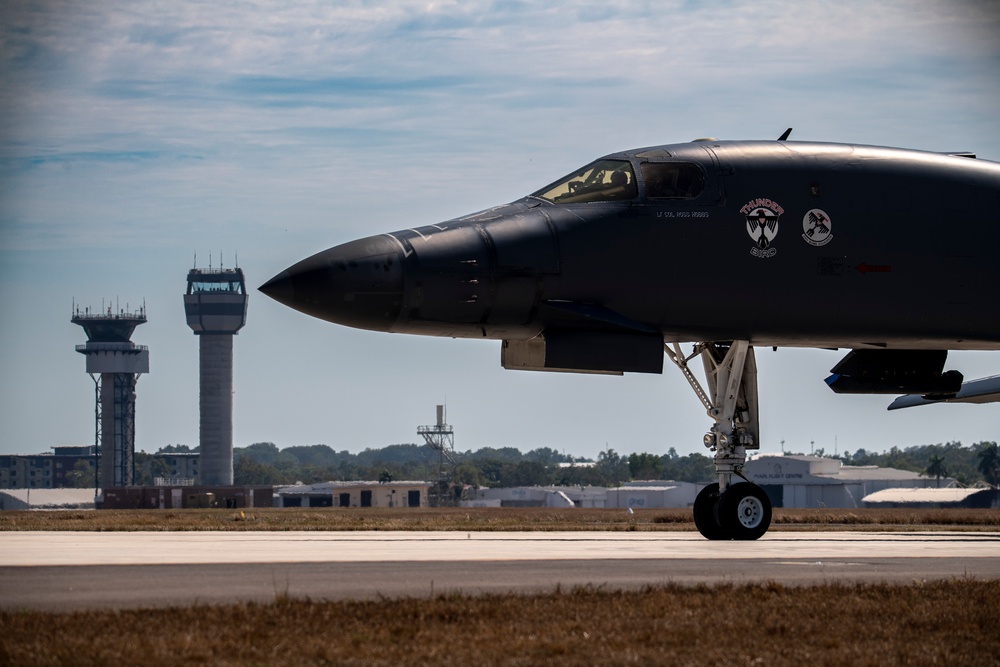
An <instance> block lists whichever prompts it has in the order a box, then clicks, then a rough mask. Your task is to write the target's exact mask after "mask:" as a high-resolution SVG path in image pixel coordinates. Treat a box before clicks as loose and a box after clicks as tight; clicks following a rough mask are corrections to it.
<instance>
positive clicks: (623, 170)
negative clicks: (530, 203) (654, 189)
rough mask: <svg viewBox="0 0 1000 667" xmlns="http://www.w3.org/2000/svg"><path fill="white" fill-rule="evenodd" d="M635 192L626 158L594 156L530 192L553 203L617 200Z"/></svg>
mask: <svg viewBox="0 0 1000 667" xmlns="http://www.w3.org/2000/svg"><path fill="white" fill-rule="evenodd" d="M638 194H639V190H638V188H636V185H635V173H634V172H633V171H632V165H631V164H630V163H629V162H628V160H598V161H597V162H592V163H591V164H588V165H587V166H586V167H583V168H582V169H579V170H577V171H574V172H573V173H572V174H570V175H569V176H566V177H565V178H561V179H559V180H558V181H556V182H555V183H553V184H552V185H549V186H548V187H545V188H542V189H541V190H539V191H538V192H536V193H534V194H533V195H532V196H533V197H540V198H542V199H545V200H547V201H550V202H553V203H555V204H577V203H580V202H595V201H620V200H623V199H634V198H635V197H636V195H638Z"/></svg>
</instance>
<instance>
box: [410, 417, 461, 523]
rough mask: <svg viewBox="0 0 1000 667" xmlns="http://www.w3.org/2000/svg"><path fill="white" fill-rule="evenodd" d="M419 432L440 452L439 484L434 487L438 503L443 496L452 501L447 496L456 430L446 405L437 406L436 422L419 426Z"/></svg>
mask: <svg viewBox="0 0 1000 667" xmlns="http://www.w3.org/2000/svg"><path fill="white" fill-rule="evenodd" d="M417 433H418V434H420V435H421V436H423V438H424V442H426V443H427V444H428V445H430V446H431V447H432V448H433V449H434V450H435V451H436V452H437V453H438V472H437V484H435V486H434V488H435V490H436V494H435V495H436V500H437V502H436V504H437V506H438V507H440V506H442V505H443V504H444V502H443V501H442V498H445V499H446V500H445V502H449V503H450V500H451V499H450V497H448V496H447V493H446V492H447V490H448V488H449V486H450V484H449V482H450V480H451V478H452V474H451V473H452V472H453V471H454V468H455V431H454V429H452V427H451V425H450V424H448V423H447V420H446V419H445V406H443V405H439V406H437V423H436V424H433V425H432V426H418V427H417ZM445 464H447V465H448V468H449V472H448V473H447V474H446V473H445Z"/></svg>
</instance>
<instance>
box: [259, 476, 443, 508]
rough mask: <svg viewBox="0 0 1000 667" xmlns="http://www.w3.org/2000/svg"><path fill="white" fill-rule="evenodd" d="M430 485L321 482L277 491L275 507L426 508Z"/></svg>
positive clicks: (425, 483) (420, 483)
mask: <svg viewBox="0 0 1000 667" xmlns="http://www.w3.org/2000/svg"><path fill="white" fill-rule="evenodd" d="M431 486H432V485H431V483H430V482H411V481H403V482H395V481H393V482H385V483H382V482H323V483H320V484H296V485H294V486H283V487H277V488H276V489H275V492H274V506H275V507H428V505H429V503H428V492H429V491H430V488H431Z"/></svg>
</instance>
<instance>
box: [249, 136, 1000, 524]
mask: <svg viewBox="0 0 1000 667" xmlns="http://www.w3.org/2000/svg"><path fill="white" fill-rule="evenodd" d="M787 136H788V132H786V133H785V134H784V135H783V136H782V137H781V139H779V140H778V141H716V140H713V139H702V140H696V141H693V142H690V143H682V144H671V145H666V146H657V147H652V148H640V149H638V150H630V151H624V152H621V153H614V154H612V155H608V156H606V157H602V158H600V159H599V160H596V161H594V162H592V163H590V164H588V165H586V166H584V167H582V168H580V169H577V170H576V171H574V172H572V173H571V174H569V175H568V176H566V177H564V178H560V179H559V180H557V181H555V182H554V183H552V184H551V185H547V186H545V187H544V188H542V189H540V190H538V191H537V192H535V193H533V194H531V195H529V196H527V197H524V198H523V199H520V200H518V201H515V202H512V203H510V204H506V205H503V206H498V207H496V208H491V209H488V210H486V211H482V212H480V213H475V214H473V215H469V216H466V217H463V218H458V219H455V220H450V221H447V222H442V223H439V224H435V225H428V226H425V227H416V228H413V229H404V230H401V231H398V232H392V233H389V234H380V235H378V236H371V237H368V238H364V239H360V240H357V241H351V242H349V243H345V244H343V245H339V246H336V247H334V248H330V249H329V250H324V251H323V252H320V253H318V254H316V255H313V256H312V257H309V258H308V259H305V260H302V261H301V262H299V263H297V264H295V265H294V266H292V267H290V268H289V269H287V270H285V271H282V272H281V273H280V274H278V275H277V276H275V277H274V278H273V279H271V280H270V281H268V282H267V283H266V284H265V285H263V286H262V287H261V288H260V289H261V291H263V292H264V293H265V294H267V295H269V296H271V297H273V298H274V299H277V300H278V301H280V302H282V303H284V304H286V305H288V306H290V307H292V308H295V309H297V310H299V311H302V312H303V313H307V314H309V315H312V316H315V317H318V318H321V319H324V320H329V321H330V322H335V323H338V324H343V325H346V326H351V327H357V328H361V329H370V330H374V331H387V332H394V333H411V334H423V335H429V336H451V337H464V338H488V339H496V340H501V341H502V346H501V361H502V364H503V366H504V367H505V368H509V369H525V370H539V371H570V372H582V373H616V374H621V373H625V372H638V373H660V372H662V369H663V358H664V351H665V352H666V356H667V357H668V358H669V359H670V360H671V361H672V362H673V363H674V364H675V365H676V366H677V367H678V368H679V369H680V371H681V372H682V373H683V374H684V376H685V377H686V378H687V380H688V382H689V383H690V384H691V387H692V388H693V389H694V391H695V393H696V394H697V396H698V398H699V399H700V400H701V402H702V403H703V404H704V406H705V408H706V410H707V411H708V415H709V417H711V419H712V421H713V422H714V423H713V424H712V426H711V429H710V430H709V432H708V434H707V435H705V437H704V444H705V446H706V447H708V448H709V449H710V450H712V451H713V452H714V453H715V454H714V457H715V459H714V460H715V470H716V473H717V474H718V480H719V481H718V483H713V484H710V485H709V486H706V487H705V488H704V489H703V490H702V491H701V492H700V494H699V495H698V498H697V500H696V502H695V506H694V518H695V523H696V524H697V526H698V529H699V530H700V531H701V533H702V534H703V535H704V536H705V537H707V538H709V539H756V538H758V537H760V536H761V535H763V534H764V533H765V532H766V530H767V528H768V526H769V525H770V521H771V502H770V500H769V499H768V496H767V494H766V493H765V492H764V490H763V489H762V488H761V487H759V486H757V485H756V484H753V483H751V482H749V481H748V480H746V478H745V477H744V476H743V475H742V472H741V471H742V468H743V466H744V463H745V462H746V455H747V451H748V450H753V449H758V448H759V447H760V429H759V426H758V407H757V406H758V400H757V377H756V376H757V371H756V363H755V360H754V347H755V346H767V347H778V346H795V347H817V348H848V349H850V350H851V351H850V352H849V353H848V354H847V356H846V357H845V358H844V359H843V360H842V361H841V362H840V363H838V364H837V365H836V367H834V369H833V370H832V373H833V375H831V376H830V377H829V378H827V383H828V384H829V386H830V387H831V389H833V391H835V392H838V393H878V394H882V393H893V394H906V395H912V396H914V397H917V398H918V399H920V400H922V401H925V402H933V401H939V400H975V401H979V402H982V401H988V400H1000V384H998V383H997V382H995V381H993V382H989V381H987V382H982V381H978V383H977V382H970V383H966V385H965V386H963V377H962V375H961V374H960V373H958V372H956V371H945V370H944V365H945V362H946V358H947V354H948V350H997V349H1000V308H998V307H997V306H998V302H997V297H996V291H995V290H996V286H997V285H998V284H1000V262H998V261H997V252H998V249H1000V164H998V163H994V162H987V161H983V160H976V159H974V158H975V156H974V155H972V154H968V153H954V154H937V153H928V152H921V151H913V150H902V149H896V148H884V147H877V146H860V145H847V144H834V143H806V142H792V141H786V139H787ZM681 343H694V348H693V351H692V352H691V353H690V354H684V352H682V350H681V346H680V344H681ZM696 356H700V357H701V359H702V362H703V364H704V369H705V375H706V380H707V382H706V385H707V388H704V387H703V385H702V384H701V383H700V382H699V381H698V380H697V378H696V377H695V375H694V373H693V372H692V370H691V369H690V368H689V366H688V363H689V362H690V361H691V360H692V359H694V358H695V357H696ZM900 407H902V406H900Z"/></svg>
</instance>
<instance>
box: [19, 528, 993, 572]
mask: <svg viewBox="0 0 1000 667" xmlns="http://www.w3.org/2000/svg"><path fill="white" fill-rule="evenodd" d="M956 556H960V557H963V558H1000V533H971V532H933V533H930V532H928V533H919V532H916V533H867V532H830V533H825V532H781V531H774V530H772V531H771V532H769V533H768V534H767V535H766V536H764V537H763V538H762V539H760V540H758V541H756V542H709V541H707V540H705V539H703V538H702V537H701V536H700V535H698V534H697V533H693V532H662V533H654V532H472V533H467V532H409V531H407V532H403V531H380V532H375V531H366V532H319V531H296V532H291V531H288V532H208V531H203V532H100V533H99V532H8V533H4V534H3V535H2V536H0V567H4V566H6V567H11V566H14V567H24V566H52V565H64V566H65V565H68V566H81V565H170V564H175V565H180V564H216V563H378V562H431V561H435V562H454V561H469V562H482V561H529V560H633V559H666V560H671V559H711V560H743V561H746V560H755V559H767V560H772V561H774V560H781V561H785V560H792V559H798V560H803V559H809V560H813V561H824V560H831V559H836V560H838V561H843V560H845V559H877V558H949V557H956Z"/></svg>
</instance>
